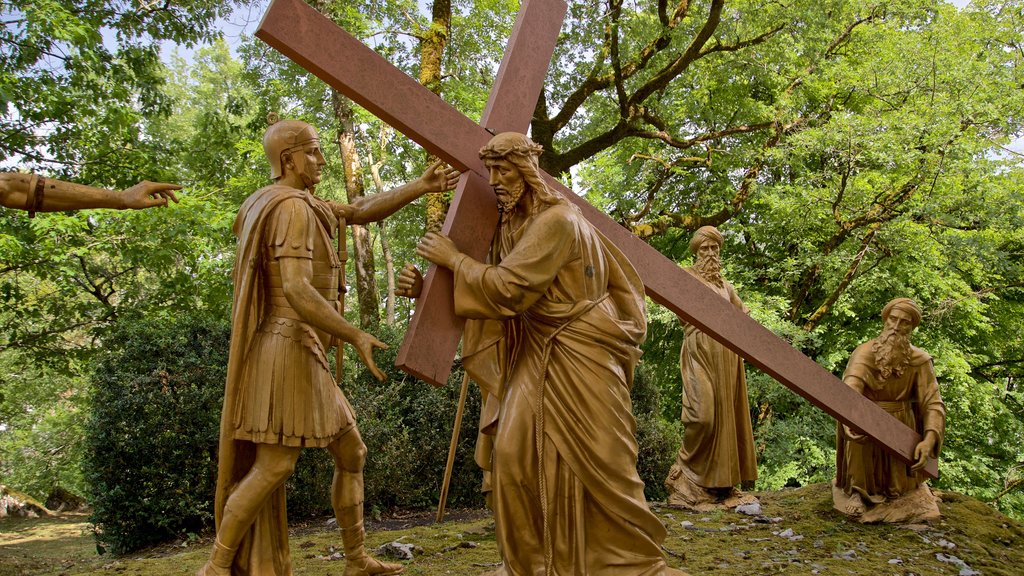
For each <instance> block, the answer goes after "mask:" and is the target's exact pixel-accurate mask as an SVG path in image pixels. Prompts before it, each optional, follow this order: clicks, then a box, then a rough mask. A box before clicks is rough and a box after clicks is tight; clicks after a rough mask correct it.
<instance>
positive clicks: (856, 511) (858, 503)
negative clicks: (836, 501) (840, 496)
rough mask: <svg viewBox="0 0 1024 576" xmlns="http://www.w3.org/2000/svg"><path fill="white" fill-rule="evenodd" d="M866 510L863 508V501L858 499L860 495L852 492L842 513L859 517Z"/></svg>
mask: <svg viewBox="0 0 1024 576" xmlns="http://www.w3.org/2000/svg"><path fill="white" fill-rule="evenodd" d="M866 510H867V507H865V506H864V500H863V499H862V498H861V497H860V494H858V493H857V492H854V493H853V494H850V500H849V502H847V503H846V507H845V508H844V509H843V512H846V513H847V514H849V515H850V516H860V515H861V514H863V513H864V512H865V511H866Z"/></svg>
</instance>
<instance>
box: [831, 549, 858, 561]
mask: <svg viewBox="0 0 1024 576" xmlns="http://www.w3.org/2000/svg"><path fill="white" fill-rule="evenodd" d="M832 557H833V558H839V559H840V560H856V559H857V552H856V551H854V550H844V551H842V552H840V553H838V554H833V555H832Z"/></svg>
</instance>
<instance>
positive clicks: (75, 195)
mask: <svg viewBox="0 0 1024 576" xmlns="http://www.w3.org/2000/svg"><path fill="white" fill-rule="evenodd" d="M180 189H181V186H179V185H177V184H165V183H162V182H150V181H148V180H144V181H142V182H139V183H138V184H136V185H135V186H132V187H131V188H128V189H126V190H122V191H117V190H107V189H105V188H95V187H93V186H86V185H84V184H75V183H73V182H65V181H63V180H57V179H55V178H45V177H42V176H38V175H36V174H22V173H18V172H6V173H0V205H3V206H6V207H7V208H14V209H19V210H27V211H29V212H30V213H35V212H59V211H62V210H80V209H86V208H114V209H125V208H133V209H142V208H152V207H154V206H166V205H167V203H168V202H169V201H172V200H173V201H174V202H177V201H178V197H177V196H176V195H175V194H174V191H175V190H180Z"/></svg>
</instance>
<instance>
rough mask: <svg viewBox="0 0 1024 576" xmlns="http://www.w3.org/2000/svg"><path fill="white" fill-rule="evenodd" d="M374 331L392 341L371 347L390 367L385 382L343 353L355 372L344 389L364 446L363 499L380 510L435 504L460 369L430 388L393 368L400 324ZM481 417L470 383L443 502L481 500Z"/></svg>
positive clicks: (459, 503) (384, 365) (458, 503)
mask: <svg viewBox="0 0 1024 576" xmlns="http://www.w3.org/2000/svg"><path fill="white" fill-rule="evenodd" d="M377 337H378V338H380V339H381V340H382V341H383V342H385V343H386V344H388V345H389V346H390V348H389V349H388V350H386V351H383V352H378V353H377V354H376V355H375V358H376V362H377V366H379V367H380V368H381V369H382V370H385V372H386V373H387V374H388V380H387V381H386V382H383V383H381V382H377V381H376V379H374V378H373V376H372V375H370V373H369V371H368V370H366V369H365V368H363V367H362V365H361V364H359V365H356V362H355V360H354V359H353V358H352V356H351V354H349V355H348V356H347V358H349V359H348V360H347V361H348V362H350V364H349V366H351V367H352V368H355V370H354V372H355V373H354V378H353V379H351V380H349V381H350V382H351V385H348V386H346V394H348V398H349V400H350V401H351V402H352V405H353V407H354V408H355V410H356V416H357V420H358V422H359V432H360V434H362V436H363V441H364V442H365V443H366V447H367V451H368V454H367V462H366V470H365V484H366V502H367V505H368V506H370V507H372V508H374V509H379V510H387V509H392V508H396V507H397V508H409V507H413V508H418V507H430V506H436V505H437V498H438V495H439V494H440V489H441V481H442V479H443V477H444V468H445V463H446V461H447V458H448V447H449V444H450V441H451V434H452V426H453V425H454V422H455V412H456V406H457V405H458V399H459V391H460V387H461V383H462V374H463V373H462V370H461V369H456V370H453V371H452V376H451V377H450V378H449V381H448V385H446V386H444V387H441V388H434V387H432V386H430V385H428V384H426V383H424V382H422V381H420V380H417V379H416V378H413V377H411V376H408V375H406V374H403V373H401V372H399V371H398V370H397V369H395V368H394V355H395V354H397V351H398V346H399V344H400V343H401V337H402V331H399V330H395V329H392V328H388V327H384V326H382V327H381V329H380V332H379V333H378V334H377ZM479 421H480V394H479V390H478V389H477V387H476V386H475V385H471V386H470V389H469V393H468V394H467V395H466V407H465V411H464V413H463V416H462V427H461V428H460V432H459V444H458V448H457V451H456V459H455V467H454V471H453V473H452V481H451V485H450V488H449V490H448V505H449V506H479V505H481V504H482V501H483V499H482V497H481V494H480V485H481V473H480V469H479V468H478V467H477V465H476V463H475V462H474V460H473V450H474V448H475V446H476V437H477V427H478V424H479Z"/></svg>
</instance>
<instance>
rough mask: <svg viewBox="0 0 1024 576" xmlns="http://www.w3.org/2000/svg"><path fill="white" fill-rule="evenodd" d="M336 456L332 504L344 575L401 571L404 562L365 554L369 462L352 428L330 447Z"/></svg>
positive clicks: (371, 574)
mask: <svg viewBox="0 0 1024 576" xmlns="http://www.w3.org/2000/svg"><path fill="white" fill-rule="evenodd" d="M327 450H328V451H329V452H330V453H331V456H333V457H334V482H333V484H332V485H331V505H332V506H333V507H334V514H335V516H336V517H337V519H338V527H339V528H341V540H342V543H343V544H344V545H345V576H384V575H390V574H399V573H401V572H402V570H403V569H404V567H403V566H402V565H401V564H390V563H385V562H380V561H379V560H376V559H374V558H372V557H370V556H369V555H368V554H367V553H366V548H365V547H364V544H363V542H364V540H365V538H366V530H365V529H364V527H363V465H364V464H365V463H366V445H365V444H363V439H362V437H361V436H360V435H359V430H357V429H356V428H355V427H353V428H352V429H351V430H349V431H348V432H347V433H345V434H344V435H342V436H341V437H339V438H337V439H336V440H335V441H334V442H331V444H330V445H328V446H327Z"/></svg>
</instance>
